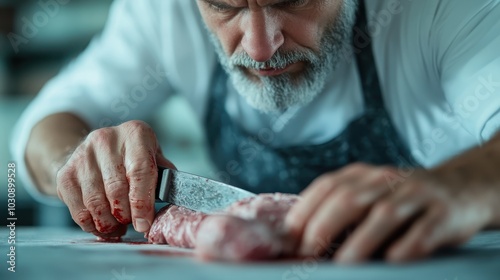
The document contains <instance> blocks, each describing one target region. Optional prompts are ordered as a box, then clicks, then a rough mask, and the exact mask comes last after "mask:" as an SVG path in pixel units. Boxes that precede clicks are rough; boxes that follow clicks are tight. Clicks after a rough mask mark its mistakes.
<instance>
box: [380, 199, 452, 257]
mask: <svg viewBox="0 0 500 280" xmlns="http://www.w3.org/2000/svg"><path fill="white" fill-rule="evenodd" d="M446 215H447V213H446V209H445V207H443V206H442V205H439V204H434V205H433V206H432V207H431V208H429V209H428V210H427V212H426V213H425V214H424V215H423V216H422V217H421V218H420V219H419V220H417V222H416V223H415V224H414V225H413V226H412V227H411V228H410V230H409V231H408V233H407V234H405V235H404V236H403V237H402V238H401V239H400V240H398V241H397V242H396V243H395V244H394V245H393V246H392V247H391V248H390V249H389V251H388V253H387V259H388V260H389V261H392V262H404V261H410V260H417V259H421V258H423V257H425V256H427V255H428V254H430V253H431V252H432V250H433V249H434V248H435V247H436V244H433V243H432V242H430V241H431V240H432V239H431V238H429V237H431V236H436V235H437V234H441V233H440V232H442V231H443V230H444V228H445V227H446V225H445V223H444V220H445V218H446Z"/></svg>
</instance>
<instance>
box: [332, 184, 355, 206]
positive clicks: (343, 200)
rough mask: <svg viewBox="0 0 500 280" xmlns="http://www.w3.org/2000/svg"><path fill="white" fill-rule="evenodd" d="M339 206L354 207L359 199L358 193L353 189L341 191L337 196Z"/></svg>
mask: <svg viewBox="0 0 500 280" xmlns="http://www.w3.org/2000/svg"><path fill="white" fill-rule="evenodd" d="M336 197H337V200H338V202H339V204H341V205H344V206H352V205H354V202H355V201H356V199H357V197H358V192H357V191H355V190H353V189H351V188H343V189H340V190H339V192H338V194H337V195H336Z"/></svg>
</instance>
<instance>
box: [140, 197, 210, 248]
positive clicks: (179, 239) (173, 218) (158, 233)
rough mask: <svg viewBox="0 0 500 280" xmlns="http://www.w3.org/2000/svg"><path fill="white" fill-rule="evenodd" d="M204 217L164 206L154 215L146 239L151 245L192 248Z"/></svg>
mask: <svg viewBox="0 0 500 280" xmlns="http://www.w3.org/2000/svg"><path fill="white" fill-rule="evenodd" d="M206 217H207V215H206V214H204V213H199V212H195V211H192V210H189V209H186V208H184V207H178V206H174V205H169V206H165V207H163V208H162V209H161V210H160V211H158V213H157V214H156V217H155V220H154V221H153V224H152V225H151V229H150V230H149V233H148V234H147V236H146V237H147V238H148V241H149V242H151V243H156V244H165V243H166V244H170V245H173V246H176V247H183V248H194V246H195V244H196V233H197V231H198V227H199V225H200V223H201V222H202V221H203V220H204V219H205V218H206Z"/></svg>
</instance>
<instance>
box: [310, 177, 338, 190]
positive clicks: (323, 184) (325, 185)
mask: <svg viewBox="0 0 500 280" xmlns="http://www.w3.org/2000/svg"><path fill="white" fill-rule="evenodd" d="M334 184H335V179H334V176H333V174H331V173H326V174H323V175H321V176H319V177H318V178H316V179H315V180H314V183H313V186H315V187H316V188H320V189H330V188H332V187H333V186H334Z"/></svg>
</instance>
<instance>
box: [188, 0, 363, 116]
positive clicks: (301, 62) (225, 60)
mask: <svg viewBox="0 0 500 280" xmlns="http://www.w3.org/2000/svg"><path fill="white" fill-rule="evenodd" d="M356 3H357V0H198V6H199V8H200V12H201V14H202V16H203V19H204V21H205V23H206V25H207V28H208V30H209V31H210V33H211V36H212V39H213V42H214V44H215V46H216V50H217V53H218V55H219V58H220V61H221V63H222V66H223V67H224V69H225V70H226V71H227V72H228V73H229V75H230V77H231V80H232V82H233V84H234V86H235V88H236V90H237V91H238V92H239V93H240V94H241V95H242V96H244V97H245V98H246V100H247V101H248V103H249V104H250V105H252V106H253V107H255V108H256V109H259V110H261V111H263V112H279V111H283V110H286V109H287V108H289V107H291V106H295V105H299V106H300V105H305V104H307V103H309V102H310V101H312V100H313V99H314V97H315V96H316V95H318V93H320V92H321V90H322V89H323V87H324V85H325V83H326V80H327V78H328V75H329V74H330V73H331V72H332V70H333V69H334V67H335V64H336V63H337V61H338V60H339V59H340V58H341V56H342V55H343V54H345V51H344V48H346V47H348V46H350V39H351V33H352V25H353V24H354V20H355V10H356Z"/></svg>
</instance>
